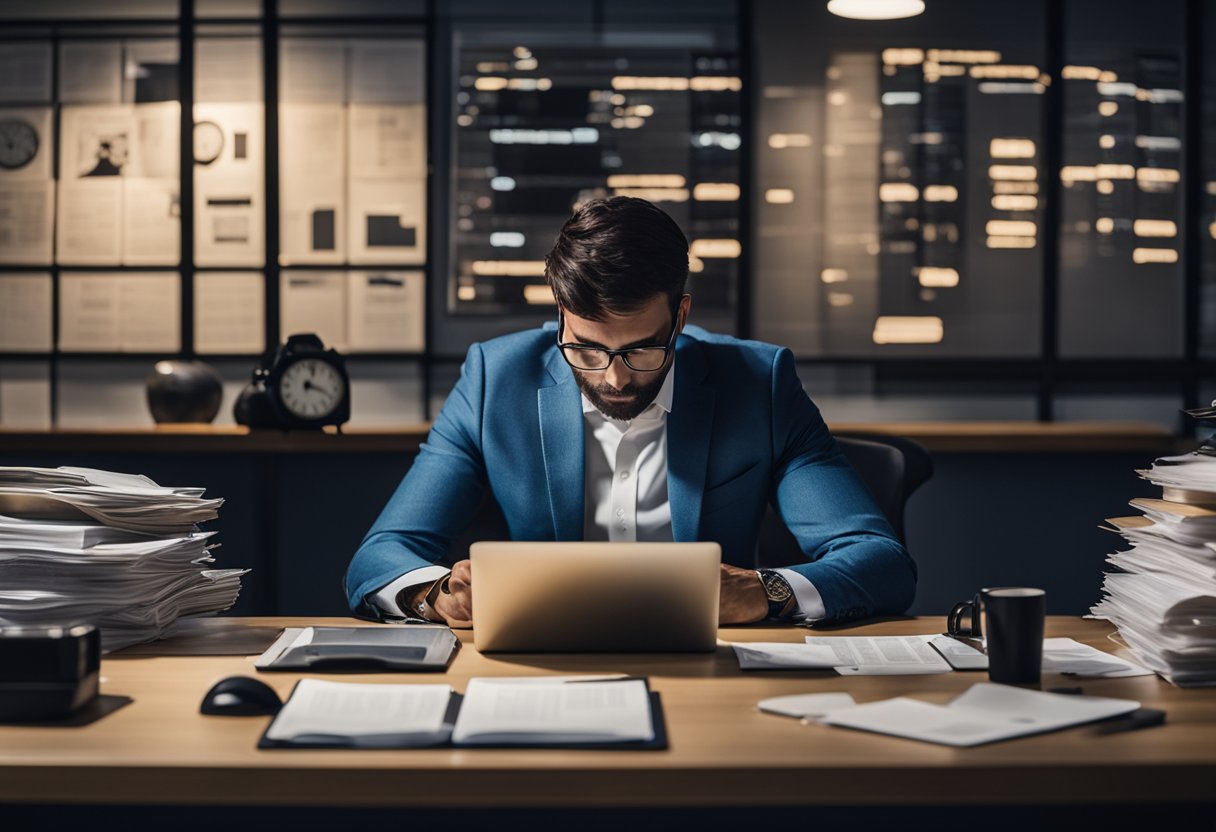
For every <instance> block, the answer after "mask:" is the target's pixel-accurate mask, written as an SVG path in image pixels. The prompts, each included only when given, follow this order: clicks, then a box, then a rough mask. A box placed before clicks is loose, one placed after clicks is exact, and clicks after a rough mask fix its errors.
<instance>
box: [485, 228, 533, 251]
mask: <svg viewBox="0 0 1216 832" xmlns="http://www.w3.org/2000/svg"><path fill="white" fill-rule="evenodd" d="M525 242H527V238H526V237H524V235H523V234H520V233H519V232H518V231H494V232H492V233H491V234H490V245H491V246H493V247H494V248H523V245H524V243H525Z"/></svg>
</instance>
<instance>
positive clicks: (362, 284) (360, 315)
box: [346, 271, 426, 352]
mask: <svg viewBox="0 0 1216 832" xmlns="http://www.w3.org/2000/svg"><path fill="white" fill-rule="evenodd" d="M349 277H350V284H349V286H348V289H349V294H348V297H347V304H346V309H347V326H346V332H347V338H346V347H347V350H348V351H350V352H421V351H422V350H423V349H424V348H425V346H426V338H425V332H424V321H425V320H426V317H425V311H426V310H425V304H426V287H425V278H424V275H423V273H422V272H370V271H369V272H353V273H351V274H350V275H349Z"/></svg>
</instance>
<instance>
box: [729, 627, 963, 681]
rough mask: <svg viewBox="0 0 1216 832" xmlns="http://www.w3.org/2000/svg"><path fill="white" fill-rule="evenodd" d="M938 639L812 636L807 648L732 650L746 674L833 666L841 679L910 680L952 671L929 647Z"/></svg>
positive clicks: (759, 645)
mask: <svg viewBox="0 0 1216 832" xmlns="http://www.w3.org/2000/svg"><path fill="white" fill-rule="evenodd" d="M938 637H939V636H938V635H937V634H932V635H919V636H874V637H870V636H807V637H806V642H805V643H804V644H791V643H788V642H752V643H736V644H732V645H731V646H732V647H733V648H734V651H735V657H736V658H737V659H738V660H739V667H740V669H742V670H780V669H786V670H792V669H801V670H824V669H829V668H830V669H832V670H835V671H836V672H837V673H839V674H840V675H841V676H910V675H920V674H927V673H949V672H950V670H951V667H950V665H949V663H948V662H947V661H946V660H945V659H944V658H942V656H941V654H940V653H938V652H937V651H936V650H934V649H933V647H932V646H930V644H929V642H930V641H932V640H933V639H935V638H938Z"/></svg>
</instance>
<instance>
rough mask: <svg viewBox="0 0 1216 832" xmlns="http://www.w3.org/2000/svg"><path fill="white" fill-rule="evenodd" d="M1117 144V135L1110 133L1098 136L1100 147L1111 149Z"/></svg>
mask: <svg viewBox="0 0 1216 832" xmlns="http://www.w3.org/2000/svg"><path fill="white" fill-rule="evenodd" d="M1114 146H1115V137H1114V136H1112V135H1110V134H1109V133H1105V134H1103V135H1101V136H1098V147H1100V148H1102V149H1103V150H1110V149H1111V148H1113V147H1114Z"/></svg>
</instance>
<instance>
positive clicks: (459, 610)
mask: <svg viewBox="0 0 1216 832" xmlns="http://www.w3.org/2000/svg"><path fill="white" fill-rule="evenodd" d="M434 608H435V611H436V612H437V613H439V614H440V615H442V616H443V620H444V621H446V622H447V623H448V626H449V627H460V628H465V629H467V628H469V627H472V626H473V566H472V564H470V563H469V562H468V561H467V560H458V561H456V563H455V564H453V565H452V574H451V576H449V578H448V591H447V592H443V591H442V590H440V591H439V592H438V593H436V594H435V603H434Z"/></svg>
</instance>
